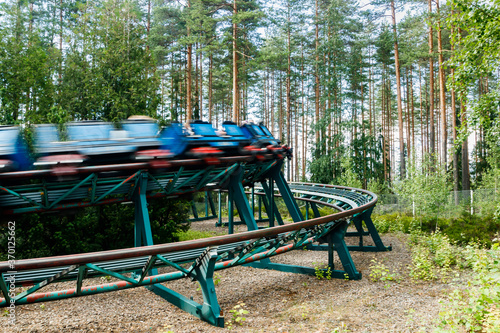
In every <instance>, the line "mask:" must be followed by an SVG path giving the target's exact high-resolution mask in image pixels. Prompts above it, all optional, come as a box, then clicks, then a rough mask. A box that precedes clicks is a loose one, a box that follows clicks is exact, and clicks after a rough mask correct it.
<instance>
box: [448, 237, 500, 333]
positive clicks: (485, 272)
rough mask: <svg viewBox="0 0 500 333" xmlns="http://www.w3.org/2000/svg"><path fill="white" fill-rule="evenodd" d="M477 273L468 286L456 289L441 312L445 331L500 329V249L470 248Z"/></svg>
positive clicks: (469, 257) (489, 330)
mask: <svg viewBox="0 0 500 333" xmlns="http://www.w3.org/2000/svg"><path fill="white" fill-rule="evenodd" d="M467 252H468V253H469V256H468V260H469V263H470V267H472V270H473V272H474V275H473V277H472V281H470V282H469V285H468V286H467V288H464V289H456V290H454V291H453V293H451V295H450V296H449V297H448V299H447V301H446V302H445V303H444V310H443V311H441V313H440V318H441V320H440V323H439V329H440V330H441V331H453V332H456V331H462V330H465V331H467V332H499V328H500V319H499V318H500V311H499V310H500V309H499V304H500V248H499V246H498V244H495V245H494V246H493V247H492V248H491V249H490V250H484V249H479V248H477V247H468V249H467Z"/></svg>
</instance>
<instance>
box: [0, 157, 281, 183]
mask: <svg viewBox="0 0 500 333" xmlns="http://www.w3.org/2000/svg"><path fill="white" fill-rule="evenodd" d="M262 156H263V157H264V159H265V160H271V159H273V158H275V157H274V156H273V155H272V154H262ZM282 158H283V157H281V159H282ZM217 159H218V160H219V162H220V164H221V165H229V164H233V163H237V162H253V161H255V157H254V156H251V155H248V156H226V157H218V158H217ZM167 161H168V163H169V167H168V168H178V167H184V166H203V165H205V164H206V162H205V161H204V160H203V159H202V158H196V159H184V160H167ZM140 169H155V168H154V167H152V166H151V165H150V164H149V163H148V162H137V163H123V164H106V165H92V166H83V167H78V168H76V169H75V170H76V171H77V172H78V173H81V174H87V173H93V172H111V171H124V170H140ZM51 175H52V170H50V169H44V170H29V171H12V172H4V173H0V179H18V178H27V179H31V178H33V177H37V178H39V177H47V176H51Z"/></svg>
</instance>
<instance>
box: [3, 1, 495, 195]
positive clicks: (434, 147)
mask: <svg viewBox="0 0 500 333" xmlns="http://www.w3.org/2000/svg"><path fill="white" fill-rule="evenodd" d="M498 5H499V2H498V1H492V2H483V1H471V0H453V1H448V2H447V3H443V2H441V3H440V2H439V0H434V1H431V0H429V1H397V2H395V1H385V0H376V1H373V2H371V3H366V4H364V5H360V4H359V3H358V2H356V1H339V0H332V1H322V0H311V1H297V0H288V1H283V0H276V1H272V2H266V1H258V0H252V1H248V0H239V1H238V0H234V1H232V2H226V1H220V0H186V1H156V0H123V1H118V0H104V1H100V0H99V1H88V2H87V1H73V0H72V1H68V0H52V1H49V0H16V1H3V2H1V7H0V13H1V17H0V21H1V22H2V24H1V28H0V118H1V121H2V123H3V124H12V123H15V124H21V125H23V126H24V128H26V129H28V130H29V128H30V127H31V126H33V125H34V124H37V123H45V122H51V123H63V122H66V121H71V120H88V119H103V120H108V121H118V120H121V119H124V118H127V117H128V116H130V115H134V114H147V115H150V116H152V117H154V118H157V119H159V120H160V121H161V122H162V124H167V123H169V122H171V121H189V120H191V119H203V120H207V121H209V122H212V123H214V124H215V126H218V125H220V124H221V123H222V121H224V120H234V121H237V122H241V121H243V120H247V119H252V120H256V121H263V122H264V123H265V124H266V125H267V126H268V127H269V128H270V129H271V130H272V132H273V133H274V134H275V136H276V137H278V138H280V139H281V140H282V142H283V143H285V144H287V145H289V146H292V147H294V149H295V158H294V159H293V161H292V162H291V163H289V164H288V165H287V166H286V176H287V178H288V179H289V180H296V181H297V180H306V179H308V180H311V181H314V182H320V183H345V182H346V181H350V182H351V184H349V185H352V186H360V187H364V188H367V187H368V188H370V189H372V190H376V191H379V192H380V191H383V190H387V189H389V188H392V187H393V184H394V181H397V180H404V179H407V178H408V177H411V176H412V175H411V174H410V172H420V173H426V174H428V173H436V172H438V173H442V172H446V173H447V176H446V177H447V178H448V179H449V181H450V182H449V183H450V184H453V188H454V190H461V189H463V190H469V189H470V187H471V184H472V186H480V184H481V182H483V183H484V182H485V181H486V182H488V183H489V184H488V186H491V181H494V182H495V183H496V182H497V180H496V179H497V178H499V175H500V173H499V172H498V170H499V168H500V167H499V166H500V162H499V161H500V157H499V156H500V153H499V148H498V147H499V146H500V145H499V143H500V142H499V140H500V139H499V121H498V114H499V98H498V97H499V96H498V79H499V67H498V60H499V54H498V52H499V51H498V47H497V46H498V44H499V43H500V41H499V37H498V30H499V29H500V28H498V27H497V26H498V23H499V22H498V21H499V17H500V15H498V14H499V10H500V8H499V6H498ZM28 132H29V131H28ZM425 160H430V162H429V163H427V167H426V168H425V167H422V165H424V164H426V163H423V162H422V161H425ZM411 165H415V166H416V165H419V166H420V167H419V168H411V167H410V168H409V166H411ZM346 173H348V174H347V175H346ZM346 177H348V179H347V178H346ZM352 182H354V184H353V183H352ZM495 185H496V184H495Z"/></svg>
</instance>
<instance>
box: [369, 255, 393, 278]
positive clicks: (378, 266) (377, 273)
mask: <svg viewBox="0 0 500 333" xmlns="http://www.w3.org/2000/svg"><path fill="white" fill-rule="evenodd" d="M371 262H372V264H371V265H370V275H369V277H370V280H372V281H373V282H377V281H382V282H388V281H395V282H398V283H399V281H400V277H399V275H398V274H396V273H391V271H390V270H389V268H387V266H386V265H385V264H383V263H381V262H379V261H378V260H377V259H376V258H375V259H372V260H371Z"/></svg>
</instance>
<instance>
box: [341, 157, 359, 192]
mask: <svg viewBox="0 0 500 333" xmlns="http://www.w3.org/2000/svg"><path fill="white" fill-rule="evenodd" d="M340 165H341V166H342V175H341V176H340V178H339V179H338V185H342V186H349V187H356V188H362V187H363V184H362V183H361V180H360V179H359V174H356V172H355V170H354V164H353V161H352V159H351V158H350V157H348V156H344V157H342V160H341V163H340Z"/></svg>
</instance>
